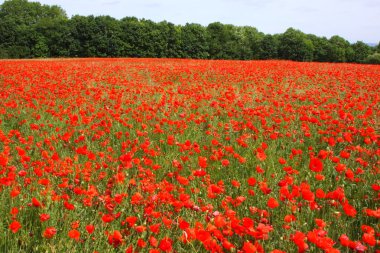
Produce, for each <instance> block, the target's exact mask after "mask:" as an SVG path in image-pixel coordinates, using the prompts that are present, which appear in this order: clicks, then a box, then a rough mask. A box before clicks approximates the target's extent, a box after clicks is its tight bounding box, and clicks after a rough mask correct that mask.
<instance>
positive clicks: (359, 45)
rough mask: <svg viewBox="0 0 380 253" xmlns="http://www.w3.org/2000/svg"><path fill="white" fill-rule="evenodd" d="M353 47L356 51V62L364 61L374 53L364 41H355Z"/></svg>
mask: <svg viewBox="0 0 380 253" xmlns="http://www.w3.org/2000/svg"><path fill="white" fill-rule="evenodd" d="M352 49H353V51H354V59H353V61H354V62H363V61H364V60H365V58H366V57H367V56H369V55H370V54H371V53H372V49H371V47H370V46H368V45H367V44H365V43H364V42H362V41H358V42H356V43H354V44H353V45H352Z"/></svg>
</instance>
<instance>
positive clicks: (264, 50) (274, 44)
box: [259, 34, 279, 60]
mask: <svg viewBox="0 0 380 253" xmlns="http://www.w3.org/2000/svg"><path fill="white" fill-rule="evenodd" d="M278 44H279V42H278V38H277V37H276V36H273V35H270V34H267V35H264V36H263V38H262V39H261V41H260V54H259V59H262V60H267V59H276V58H278Z"/></svg>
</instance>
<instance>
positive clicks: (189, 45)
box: [181, 23, 209, 59]
mask: <svg viewBox="0 0 380 253" xmlns="http://www.w3.org/2000/svg"><path fill="white" fill-rule="evenodd" d="M181 52H182V57H184V58H195V59H206V58H208V57H209V53H208V52H209V47H208V38H207V31H206V29H205V28H204V27H203V26H201V25H199V24H189V23H187V24H186V25H185V26H183V27H182V28H181Z"/></svg>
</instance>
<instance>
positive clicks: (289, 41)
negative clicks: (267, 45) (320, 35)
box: [278, 28, 314, 61]
mask: <svg viewBox="0 0 380 253" xmlns="http://www.w3.org/2000/svg"><path fill="white" fill-rule="evenodd" d="M313 51H314V45H313V42H312V41H311V40H310V39H308V38H307V36H306V35H305V34H304V33H303V32H301V31H299V30H296V29H293V28H289V29H288V30H286V32H285V33H283V34H282V35H280V37H279V48H278V53H279V56H280V57H281V58H283V59H288V60H294V61H312V60H313Z"/></svg>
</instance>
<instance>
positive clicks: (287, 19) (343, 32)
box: [0, 0, 380, 44]
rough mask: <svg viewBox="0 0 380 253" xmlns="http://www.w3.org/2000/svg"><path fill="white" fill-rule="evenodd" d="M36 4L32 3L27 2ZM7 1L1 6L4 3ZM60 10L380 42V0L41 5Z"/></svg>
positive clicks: (111, 0)
mask: <svg viewBox="0 0 380 253" xmlns="http://www.w3.org/2000/svg"><path fill="white" fill-rule="evenodd" d="M29 1H32V0H29ZM3 2H4V1H3V0H2V1H0V3H3ZM39 2H40V3H42V4H49V5H53V4H54V5H59V6H61V7H62V8H63V9H64V10H65V11H66V13H67V15H68V16H69V17H71V16H72V15H75V14H79V15H95V16H98V15H110V16H112V17H114V18H117V19H120V18H123V17H127V16H134V17H137V18H145V19H150V20H153V21H155V22H159V21H163V20H166V21H168V22H172V23H174V24H178V25H179V24H182V25H184V24H186V23H198V24H201V25H205V26H206V25H208V24H209V23H212V22H217V21H219V22H221V23H224V24H233V25H239V26H253V27H256V28H257V29H258V30H259V31H261V32H264V33H270V34H275V33H283V32H285V31H286V29H287V28H289V27H293V28H296V29H299V30H301V31H303V32H304V33H312V34H315V35H317V36H325V37H327V38H330V37H331V36H333V35H339V36H341V37H343V38H345V39H347V40H348V41H350V42H351V43H354V42H356V41H359V40H360V41H363V42H366V43H376V44H377V43H379V41H380V0H160V1H159V0H124V1H122V0H64V1H58V0H40V1H39Z"/></svg>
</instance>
